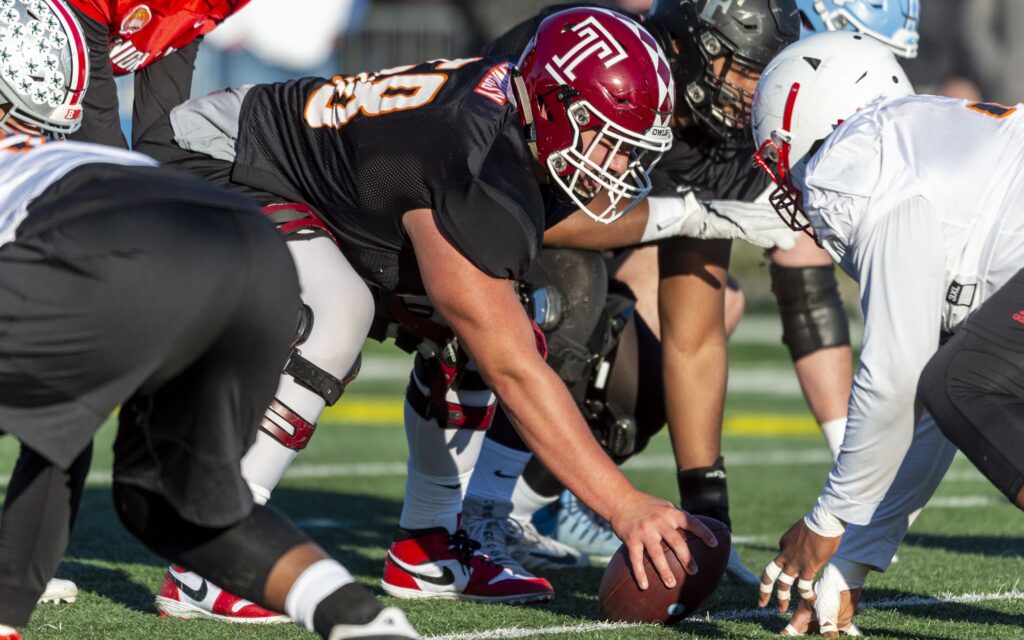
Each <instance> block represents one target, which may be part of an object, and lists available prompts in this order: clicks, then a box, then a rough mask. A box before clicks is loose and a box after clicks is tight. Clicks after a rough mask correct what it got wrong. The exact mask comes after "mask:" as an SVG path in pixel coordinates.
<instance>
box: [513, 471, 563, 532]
mask: <svg viewBox="0 0 1024 640" xmlns="http://www.w3.org/2000/svg"><path fill="white" fill-rule="evenodd" d="M557 500H558V496H542V495H540V494H539V493H537V492H536V491H534V490H533V487H531V486H530V485H529V484H528V483H527V482H526V480H525V479H524V478H523V477H522V476H519V480H517V481H516V488H515V491H513V492H512V517H513V518H515V519H516V520H518V521H519V522H526V521H527V520H530V519H531V518H533V514H535V513H537V512H538V511H540V510H541V509H543V508H544V507H546V506H548V505H549V504H551V503H552V502H556V501H557Z"/></svg>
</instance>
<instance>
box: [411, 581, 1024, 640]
mask: <svg viewBox="0 0 1024 640" xmlns="http://www.w3.org/2000/svg"><path fill="white" fill-rule="evenodd" d="M1014 600H1024V591H1019V590H1017V588H1016V587H1014V588H1013V589H1010V590H1008V591H996V592H994V593H964V594H960V595H954V594H950V593H943V594H939V595H937V596H907V597H904V598H886V599H883V600H874V601H871V602H862V603H861V604H860V609H905V608H910V607H933V606H937V605H943V604H974V603H978V602H1006V601H1014ZM778 616H779V614H778V613H777V612H776V611H775V609H773V608H766V609H733V610H730V611H722V612H720V613H716V614H714V615H709V616H707V617H705V618H689V619H687V620H684V621H683V622H682V623H680V624H683V625H685V624H687V623H694V622H706V621H708V620H711V621H723V622H724V621H745V620H759V619H762V618H775V617H778ZM644 626H651V625H639V624H629V623H623V622H593V623H587V624H578V625H562V626H557V627H538V628H533V629H529V628H522V627H518V628H517V627H513V628H511V629H508V628H506V629H493V630H488V631H470V632H467V633H451V634H445V635H439V636H425V637H424V639H423V640H490V639H492V638H493V639H502V638H529V637H531V636H538V635H552V636H554V635H565V634H570V633H586V632H592V631H614V630H621V629H632V628H637V627H644Z"/></svg>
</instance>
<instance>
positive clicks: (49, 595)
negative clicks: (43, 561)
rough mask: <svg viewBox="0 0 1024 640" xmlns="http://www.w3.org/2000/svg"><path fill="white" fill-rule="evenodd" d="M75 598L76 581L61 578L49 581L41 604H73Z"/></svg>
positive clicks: (41, 598) (76, 593)
mask: <svg viewBox="0 0 1024 640" xmlns="http://www.w3.org/2000/svg"><path fill="white" fill-rule="evenodd" d="M75 600H78V587H77V586H76V585H75V583H74V582H71V581H70V580H61V579H60V578H53V579H51V580H50V581H49V582H47V583H46V591H44V592H43V595H41V596H39V604H44V603H46V604H71V603H72V602H74V601H75ZM0 638H2V636H0Z"/></svg>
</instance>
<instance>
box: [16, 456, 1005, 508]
mask: <svg viewBox="0 0 1024 640" xmlns="http://www.w3.org/2000/svg"><path fill="white" fill-rule="evenodd" d="M727 460H728V463H729V466H730V467H756V466H771V467H774V466H793V465H812V464H824V463H827V462H830V461H831V460H832V457H831V456H830V455H829V452H828V451H827V450H825V448H824V447H822V448H820V449H798V450H796V451H789V450H785V449H776V450H768V451H735V452H732V453H730V454H729V455H728V457H727ZM675 464H676V463H675V459H674V458H673V457H672V456H671V455H666V454H658V455H653V454H652V455H642V456H639V457H636V458H633V459H631V460H629V461H628V462H626V464H625V465H623V467H624V468H625V469H627V470H629V469H632V470H636V471H646V470H663V469H674V468H675ZM405 472H406V463H405V462H353V463H336V464H296V465H295V466H293V467H292V468H291V469H289V470H288V473H287V474H286V475H285V477H286V478H292V479H299V480H302V479H315V478H380V477H388V476H404V475H405ZM949 475H950V476H952V477H949V478H947V479H948V480H952V481H953V482H958V481H974V480H977V479H978V478H979V477H980V476H979V475H978V474H977V472H976V471H974V470H973V469H966V470H962V471H961V470H953V471H951V472H950V474H949ZM981 479H982V480H983V479H984V478H981ZM9 481H10V476H6V475H5V476H0V487H7V484H8V482H9ZM85 482H86V484H89V485H109V484H110V482H111V472H110V470H109V469H103V470H94V471H91V472H89V475H88V477H87V478H86V481H85ZM941 500H947V501H948V502H947V503H946V504H945V506H947V507H965V506H985V505H989V504H996V503H999V502H1000V500H999V499H998V498H996V497H992V496H961V497H955V498H945V499H943V498H935V499H933V500H932V502H931V505H932V506H934V505H935V503H936V501H941ZM956 501H960V504H956Z"/></svg>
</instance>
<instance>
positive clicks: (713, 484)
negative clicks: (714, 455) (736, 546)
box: [676, 458, 732, 530]
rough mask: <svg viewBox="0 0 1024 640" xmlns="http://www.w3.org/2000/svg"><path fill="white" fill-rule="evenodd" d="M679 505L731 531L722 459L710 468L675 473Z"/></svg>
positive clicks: (727, 490) (727, 491)
mask: <svg viewBox="0 0 1024 640" xmlns="http://www.w3.org/2000/svg"><path fill="white" fill-rule="evenodd" d="M676 479H677V480H678V481H679V504H680V506H681V507H682V508H683V510H684V511H688V512H689V513H692V514H694V515H700V516H709V517H712V518H714V519H715V520H719V521H721V522H723V523H724V524H725V526H727V527H729V529H730V530H731V529H732V519H731V518H729V488H728V486H727V485H726V478H725V464H724V460H723V459H722V458H718V460H715V464H713V465H711V466H710V467H697V468H696V469H686V470H685V471H679V472H677V476H676Z"/></svg>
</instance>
